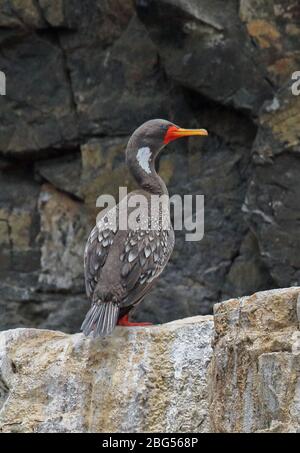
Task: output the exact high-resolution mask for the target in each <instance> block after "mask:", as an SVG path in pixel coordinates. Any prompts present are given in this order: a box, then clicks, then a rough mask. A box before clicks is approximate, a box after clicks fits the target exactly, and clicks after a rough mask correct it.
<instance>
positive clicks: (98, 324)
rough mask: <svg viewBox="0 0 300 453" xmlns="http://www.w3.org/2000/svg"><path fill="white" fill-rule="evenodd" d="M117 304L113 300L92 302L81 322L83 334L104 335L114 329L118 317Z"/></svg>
mask: <svg viewBox="0 0 300 453" xmlns="http://www.w3.org/2000/svg"><path fill="white" fill-rule="evenodd" d="M119 311H120V309H119V306H118V305H117V304H116V303H115V302H100V303H99V302H98V303H94V304H93V305H92V306H91V308H90V310H89V311H88V313H87V315H86V317H85V320H84V321H83V323H82V326H81V330H82V331H83V333H84V335H85V336H87V337H88V336H89V335H90V334H91V333H93V337H94V338H96V337H106V336H107V335H110V334H111V333H112V331H113V330H114V328H115V326H116V324H117V322H118V317H119Z"/></svg>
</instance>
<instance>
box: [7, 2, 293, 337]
mask: <svg viewBox="0 0 300 453" xmlns="http://www.w3.org/2000/svg"><path fill="white" fill-rule="evenodd" d="M0 45H1V55H0V70H1V71H4V72H5V74H6V78H7V95H6V96H0V312H1V316H0V327H1V328H2V329H7V328H11V327H19V326H34V327H46V328H51V329H61V330H64V331H66V332H76V331H77V330H78V328H79V325H80V322H81V320H82V318H83V316H84V313H85V311H86V309H87V305H88V303H87V301H85V298H84V295H83V276H82V250H83V246H84V242H85V240H86V238H87V235H88V232H89V229H90V228H91V226H92V224H93V222H94V220H95V214H96V210H95V202H96V198H97V196H98V195H100V194H102V193H110V194H114V195H115V194H117V193H118V187H119V186H120V185H127V186H128V187H129V189H131V188H132V187H133V183H132V181H131V180H130V177H129V175H128V173H127V170H126V168H125V165H124V147H125V146H126V142H127V139H128V136H129V135H130V134H131V133H132V132H133V130H134V129H135V128H136V127H137V126H139V125H140V124H141V123H142V122H143V121H145V120H148V119H150V118H154V117H165V118H169V119H170V120H172V121H174V122H176V123H178V124H181V125H183V126H187V127H193V126H197V125H199V126H201V127H206V128H207V129H208V130H209V132H210V135H209V137H208V139H207V140H206V141H202V142H201V143H200V142H199V141H195V140H194V141H193V140H190V141H189V142H184V141H182V142H180V143H178V144H172V145H170V146H169V147H168V149H167V150H166V152H165V153H164V155H163V156H162V158H161V161H160V173H161V175H162V177H163V178H164V179H165V181H166V183H167V184H168V187H169V189H170V193H171V194H174V193H179V194H182V195H183V194H204V195H205V200H206V201H205V203H206V204H205V208H206V210H205V236H204V239H203V240H202V241H201V242H199V243H186V242H185V241H184V237H183V234H181V233H178V234H177V243H176V249H175V252H174V254H173V257H172V260H171V263H170V265H169V266H168V268H167V269H166V271H165V272H164V274H163V276H162V278H161V280H160V283H159V285H158V286H157V287H156V288H155V290H154V291H153V293H152V294H151V296H150V297H149V299H148V300H147V301H145V303H144V304H143V305H142V306H141V307H140V309H139V312H137V314H136V316H137V317H139V318H143V319H145V318H148V319H149V320H152V321H155V322H165V321H170V320H172V319H177V318H180V317H185V316H192V315H196V314H199V313H201V314H206V313H209V312H211V309H212V305H213V303H214V302H215V301H220V300H224V299H226V298H229V297H236V296H242V295H245V294H250V293H252V292H254V291H257V290H262V289H269V288H272V287H284V286H291V285H298V284H299V269H300V263H299V254H298V253H297V250H298V249H299V246H300V238H299V228H298V222H299V219H298V217H299V216H298V211H297V207H298V204H299V203H298V204H297V201H298V200H299V199H300V182H299V181H300V179H299V177H298V174H299V149H300V144H299V133H298V129H299V127H298V125H299V112H300V108H299V107H300V105H299V102H300V96H298V97H296V96H292V94H291V90H290V87H289V81H290V79H291V74H292V72H294V71H296V70H299V69H300V58H299V5H298V2H297V1H296V0H291V1H289V2H286V1H284V0H276V1H272V2H270V1H265V0H264V1H260V0H247V1H244V0H240V1H238V2H237V1H236V0H227V1H226V5H224V2H223V1H221V0H209V1H208V0H197V1H192V0H189V1H187V0H143V1H139V0H136V1H131V0H105V1H101V2H100V1H98V0H87V1H85V2H82V1H80V0H51V1H50V0H38V1H26V2H25V1H14V0H7V1H6V2H2V3H1V6H0ZM161 300H164V304H161V303H160V301H161Z"/></svg>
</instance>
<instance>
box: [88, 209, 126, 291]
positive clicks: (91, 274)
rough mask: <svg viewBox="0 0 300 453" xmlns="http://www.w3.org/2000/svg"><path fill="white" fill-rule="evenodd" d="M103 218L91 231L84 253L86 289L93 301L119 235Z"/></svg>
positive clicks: (111, 223) (113, 225)
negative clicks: (101, 273)
mask: <svg viewBox="0 0 300 453" xmlns="http://www.w3.org/2000/svg"><path fill="white" fill-rule="evenodd" d="M105 220H107V216H106V217H105V216H103V217H102V218H101V220H100V221H99V222H97V225H96V226H95V227H94V228H93V230H92V231H91V234H90V236H89V238H88V241H87V243H86V247H85V251H84V274H85V287H86V292H87V295H88V297H89V298H90V299H91V298H92V296H93V293H94V290H95V288H96V285H97V283H98V279H99V276H100V272H101V268H102V267H103V265H104V263H105V261H106V258H107V256H108V253H109V250H110V247H111V245H112V244H113V242H114V238H115V235H116V233H117V230H118V229H117V226H116V225H115V224H114V223H113V222H110V221H107V222H106V221H105Z"/></svg>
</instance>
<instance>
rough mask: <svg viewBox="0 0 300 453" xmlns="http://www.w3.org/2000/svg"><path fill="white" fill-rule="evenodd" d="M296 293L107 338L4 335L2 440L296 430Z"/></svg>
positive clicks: (299, 346)
mask: <svg viewBox="0 0 300 453" xmlns="http://www.w3.org/2000/svg"><path fill="white" fill-rule="evenodd" d="M299 304H300V288H290V289H283V290H274V291H267V292H262V293H257V294H254V295H253V296H251V297H244V298H242V299H232V300H229V301H227V302H225V303H222V304H218V305H216V307H215V314H214V317H211V316H203V317H201V316H199V317H194V318H188V319H184V320H180V321H175V322H172V323H169V324H165V325H160V326H153V327H149V328H122V327H118V328H117V329H116V331H115V333H114V335H113V336H112V337H110V338H107V339H102V340H97V341H95V340H91V339H88V338H84V337H83V336H82V335H81V334H76V335H66V334H63V333H60V332H54V331H47V330H34V329H16V330H9V331H7V332H2V333H1V334H0V431H1V432H144V431H147V432H200V433H202V432H300V361H299V359H300V330H299V321H300V305H299Z"/></svg>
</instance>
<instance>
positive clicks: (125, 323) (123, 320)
mask: <svg viewBox="0 0 300 453" xmlns="http://www.w3.org/2000/svg"><path fill="white" fill-rule="evenodd" d="M117 325H118V326H127V327H131V326H152V323H151V322H130V321H129V319H128V314H127V315H125V316H123V318H120V319H119V321H118V324H117Z"/></svg>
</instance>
